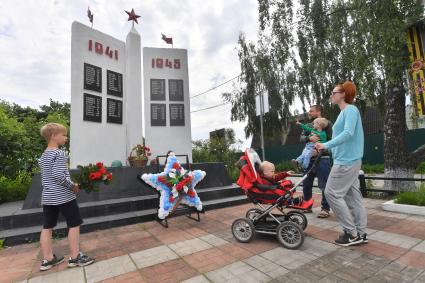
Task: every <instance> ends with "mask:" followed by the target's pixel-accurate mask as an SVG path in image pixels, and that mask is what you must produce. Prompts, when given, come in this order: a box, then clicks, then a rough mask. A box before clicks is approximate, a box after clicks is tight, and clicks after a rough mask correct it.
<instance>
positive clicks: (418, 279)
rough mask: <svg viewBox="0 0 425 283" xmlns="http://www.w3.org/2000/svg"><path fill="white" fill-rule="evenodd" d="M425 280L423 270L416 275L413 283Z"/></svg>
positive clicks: (421, 282) (420, 282)
mask: <svg viewBox="0 0 425 283" xmlns="http://www.w3.org/2000/svg"><path fill="white" fill-rule="evenodd" d="M423 282H425V271H423V272H422V273H421V274H420V275H419V276H418V277H416V279H415V281H413V283H423Z"/></svg>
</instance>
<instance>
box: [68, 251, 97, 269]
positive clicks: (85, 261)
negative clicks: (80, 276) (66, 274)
mask: <svg viewBox="0 0 425 283" xmlns="http://www.w3.org/2000/svg"><path fill="white" fill-rule="evenodd" d="M94 261H95V258H94V257H89V256H87V255H85V254H83V253H82V252H80V253H79V254H78V256H77V257H76V258H74V259H73V258H69V260H68V267H75V266H86V265H89V264H92V263H93V262H94Z"/></svg>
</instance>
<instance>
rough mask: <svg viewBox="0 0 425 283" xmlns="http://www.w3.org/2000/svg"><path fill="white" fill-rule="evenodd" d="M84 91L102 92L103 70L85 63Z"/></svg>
mask: <svg viewBox="0 0 425 283" xmlns="http://www.w3.org/2000/svg"><path fill="white" fill-rule="evenodd" d="M84 89H87V90H93V91H97V92H102V69H101V68H100V67H97V66H94V65H90V64H87V63H84Z"/></svg>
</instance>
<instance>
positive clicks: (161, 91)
mask: <svg viewBox="0 0 425 283" xmlns="http://www.w3.org/2000/svg"><path fill="white" fill-rule="evenodd" d="M151 100H156V101H164V100H165V80H163V79H151Z"/></svg>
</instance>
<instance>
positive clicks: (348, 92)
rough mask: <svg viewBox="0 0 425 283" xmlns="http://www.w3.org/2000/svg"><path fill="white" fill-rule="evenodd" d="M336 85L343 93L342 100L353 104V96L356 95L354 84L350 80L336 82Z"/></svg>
mask: <svg viewBox="0 0 425 283" xmlns="http://www.w3.org/2000/svg"><path fill="white" fill-rule="evenodd" d="M337 87H339V88H341V89H342V91H344V93H345V97H344V101H345V102H347V103H348V104H353V101H354V97H356V91H357V88H356V85H355V84H354V83H353V82H352V81H345V82H344V83H343V84H338V85H337Z"/></svg>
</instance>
